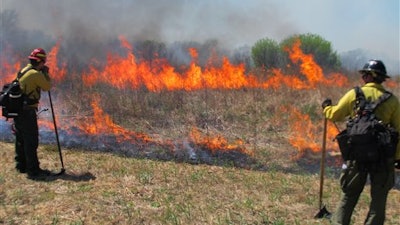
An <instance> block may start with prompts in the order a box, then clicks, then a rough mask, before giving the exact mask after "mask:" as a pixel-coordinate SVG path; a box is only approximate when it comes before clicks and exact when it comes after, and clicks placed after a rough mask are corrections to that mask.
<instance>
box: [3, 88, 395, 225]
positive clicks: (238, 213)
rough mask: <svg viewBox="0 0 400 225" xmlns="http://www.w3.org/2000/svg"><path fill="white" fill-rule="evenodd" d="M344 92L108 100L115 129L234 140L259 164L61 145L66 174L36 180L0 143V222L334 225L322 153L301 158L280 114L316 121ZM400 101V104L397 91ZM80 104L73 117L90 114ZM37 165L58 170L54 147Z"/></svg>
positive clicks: (390, 208) (333, 172)
mask: <svg viewBox="0 0 400 225" xmlns="http://www.w3.org/2000/svg"><path fill="white" fill-rule="evenodd" d="M345 90H346V88H343V89H339V90H338V88H328V87H324V88H321V89H320V90H312V91H294V90H285V89H281V90H279V91H275V90H238V91H208V92H206V91H199V92H195V93H191V94H187V93H179V92H175V93H156V94H155V93H145V94H144V92H140V93H139V92H138V93H136V95H135V93H129V94H127V95H125V96H120V97H119V99H118V100H117V99H114V100H115V101H108V102H102V104H104V108H108V109H109V112H108V113H110V115H111V116H112V118H113V119H114V121H115V122H116V123H117V124H121V125H122V126H124V127H126V128H128V129H131V130H135V131H143V132H146V133H150V134H158V135H159V136H160V137H164V138H168V139H176V138H182V136H186V135H187V133H188V132H189V131H190V129H192V127H197V128H199V129H202V130H203V131H204V132H210V133H219V134H222V135H223V136H224V137H226V138H228V139H229V140H233V139H235V138H241V139H242V140H244V141H245V143H246V147H247V148H249V149H251V150H252V151H253V153H254V155H253V156H252V158H253V159H254V161H249V162H246V163H251V164H248V165H244V166H237V165H235V164H234V163H233V164H230V163H229V161H228V162H226V164H220V163H215V164H213V163H211V164H190V163H187V162H182V161H175V160H167V161H160V160H156V159H155V158H147V159H144V158H129V157H126V156H122V155H119V154H112V153H105V152H93V151H88V150H84V149H67V148H65V147H63V154H64V161H65V164H66V169H67V172H66V174H65V175H63V176H60V177H55V178H54V179H49V180H47V181H44V182H38V181H32V180H29V179H26V178H25V175H23V174H19V173H17V172H16V171H15V170H14V159H13V157H14V152H13V145H12V144H11V143H6V142H0V146H1V150H0V165H1V169H0V188H1V189H0V224H271V225H283V224H290V225H292V224H299V225H303V224H329V221H328V220H316V219H313V216H314V215H315V214H316V213H317V212H318V203H319V199H318V194H319V154H312V153H308V152H306V154H304V155H302V157H301V158H295V157H293V156H295V155H296V153H297V150H295V149H293V147H292V146H291V145H290V144H289V143H288V141H287V137H288V135H290V132H291V131H290V130H289V128H290V124H288V121H287V115H286V112H285V111H282V108H280V107H277V106H281V105H284V106H285V105H287V106H290V105H296V107H298V108H299V109H300V110H301V111H302V112H303V113H306V114H308V115H310V116H311V118H312V120H313V121H314V122H316V123H317V122H319V121H321V120H322V119H321V115H320V111H319V110H320V108H319V107H320V106H319V103H320V102H321V100H322V99H323V98H324V97H326V96H330V97H332V98H333V99H338V98H339V97H340V95H341V94H342V93H344V91H345ZM395 93H396V94H397V95H398V96H399V89H398V88H397V90H395ZM132 96H133V97H132ZM111 103H112V104H111ZM107 104H110V105H107ZM79 105H80V104H77V108H76V109H72V111H71V112H74V111H73V110H75V112H80V110H86V109H82V108H79V107H81V106H79ZM113 107H115V108H113ZM153 150H155V149H153ZM155 151H156V150H155ZM39 157H40V160H41V165H42V167H44V168H49V169H54V170H56V169H57V168H59V167H60V165H59V164H60V163H59V158H58V153H57V148H56V147H55V146H54V145H41V146H40V149H39ZM337 162H338V158H337V157H334V156H330V157H329V158H328V165H327V174H326V176H325V185H324V203H326V204H327V208H328V209H329V210H330V211H334V209H335V206H336V204H337V202H338V200H339V196H340V190H339V185H338V180H337V175H338V167H339V165H338V163H337ZM397 176H399V174H397ZM399 185H400V184H399V182H398V184H397V186H396V187H395V188H394V189H393V190H392V191H391V192H390V195H389V198H388V204H387V222H386V224H389V225H395V224H399V222H400V215H399V213H398V205H399V202H400V186H399ZM368 191H369V186H368V185H367V186H366V189H365V191H364V192H363V194H362V196H361V198H360V202H359V205H358V206H357V208H356V211H355V213H354V219H355V220H356V221H357V222H356V223H355V224H361V223H362V221H363V220H364V217H365V215H366V213H367V209H368V204H369V194H368Z"/></svg>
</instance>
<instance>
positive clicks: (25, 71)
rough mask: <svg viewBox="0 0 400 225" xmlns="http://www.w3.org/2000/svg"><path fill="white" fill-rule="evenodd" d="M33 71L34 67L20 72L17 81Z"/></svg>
mask: <svg viewBox="0 0 400 225" xmlns="http://www.w3.org/2000/svg"><path fill="white" fill-rule="evenodd" d="M31 69H32V67H29V68H28V69H26V70H24V71H22V70H20V71H19V72H18V75H17V80H19V79H21V78H22V77H23V76H24V75H25V74H26V73H27V72H28V71H29V70H31Z"/></svg>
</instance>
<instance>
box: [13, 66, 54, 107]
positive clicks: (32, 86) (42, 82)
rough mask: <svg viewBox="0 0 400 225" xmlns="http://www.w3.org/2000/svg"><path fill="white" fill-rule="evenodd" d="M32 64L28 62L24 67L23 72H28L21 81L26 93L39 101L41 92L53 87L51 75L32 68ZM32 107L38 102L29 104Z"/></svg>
mask: <svg viewBox="0 0 400 225" xmlns="http://www.w3.org/2000/svg"><path fill="white" fill-rule="evenodd" d="M31 68H32V65H31V64H28V65H27V66H26V67H25V68H23V69H22V72H25V71H26V70H29V71H28V72H26V73H25V74H24V75H23V76H22V77H21V78H20V79H19V83H20V86H21V89H22V91H23V93H24V94H26V95H28V98H29V99H32V100H33V101H36V102H39V100H40V92H41V91H49V90H50V88H51V81H50V77H49V76H48V75H47V74H44V73H42V72H41V71H38V70H36V69H33V68H32V69H31ZM29 106H30V107H37V106H38V103H36V104H31V105H29Z"/></svg>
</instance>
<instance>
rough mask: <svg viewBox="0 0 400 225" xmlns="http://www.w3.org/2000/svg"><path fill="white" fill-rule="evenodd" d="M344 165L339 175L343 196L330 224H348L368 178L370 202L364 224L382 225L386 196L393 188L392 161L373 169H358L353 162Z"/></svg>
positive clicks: (389, 160)
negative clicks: (369, 182)
mask: <svg viewBox="0 0 400 225" xmlns="http://www.w3.org/2000/svg"><path fill="white" fill-rule="evenodd" d="M345 165H346V166H344V167H343V170H342V172H341V175H340V185H341V188H342V191H343V194H342V197H341V200H340V202H339V205H338V208H337V210H336V212H335V213H334V215H333V217H332V224H335V225H339V224H340V225H348V224H350V221H351V216H352V214H353V210H354V207H355V206H356V204H357V202H358V199H359V197H360V194H361V192H362V191H363V189H364V186H365V184H366V182H367V177H368V176H369V178H370V181H371V193H370V195H371V202H370V206H369V212H368V215H367V218H366V219H365V224H366V225H383V224H384V221H385V211H386V200H387V196H388V193H389V190H390V189H391V188H392V187H393V186H394V160H393V159H388V160H387V162H386V163H385V164H383V165H381V166H379V168H374V169H367V168H360V167H359V165H357V163H356V162H354V161H347V162H346V164H345Z"/></svg>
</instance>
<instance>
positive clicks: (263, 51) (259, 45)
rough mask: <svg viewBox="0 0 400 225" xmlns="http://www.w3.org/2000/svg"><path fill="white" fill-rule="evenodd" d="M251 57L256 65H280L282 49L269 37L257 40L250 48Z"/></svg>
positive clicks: (271, 66) (276, 66) (269, 66)
mask: <svg viewBox="0 0 400 225" xmlns="http://www.w3.org/2000/svg"><path fill="white" fill-rule="evenodd" d="M251 57H252V59H253V62H254V65H255V66H256V67H266V68H278V67H281V66H282V50H281V48H280V46H279V44H278V43H277V42H276V41H274V40H272V39H269V38H264V39H261V40H258V41H257V42H256V43H255V44H254V46H253V47H252V48H251Z"/></svg>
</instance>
